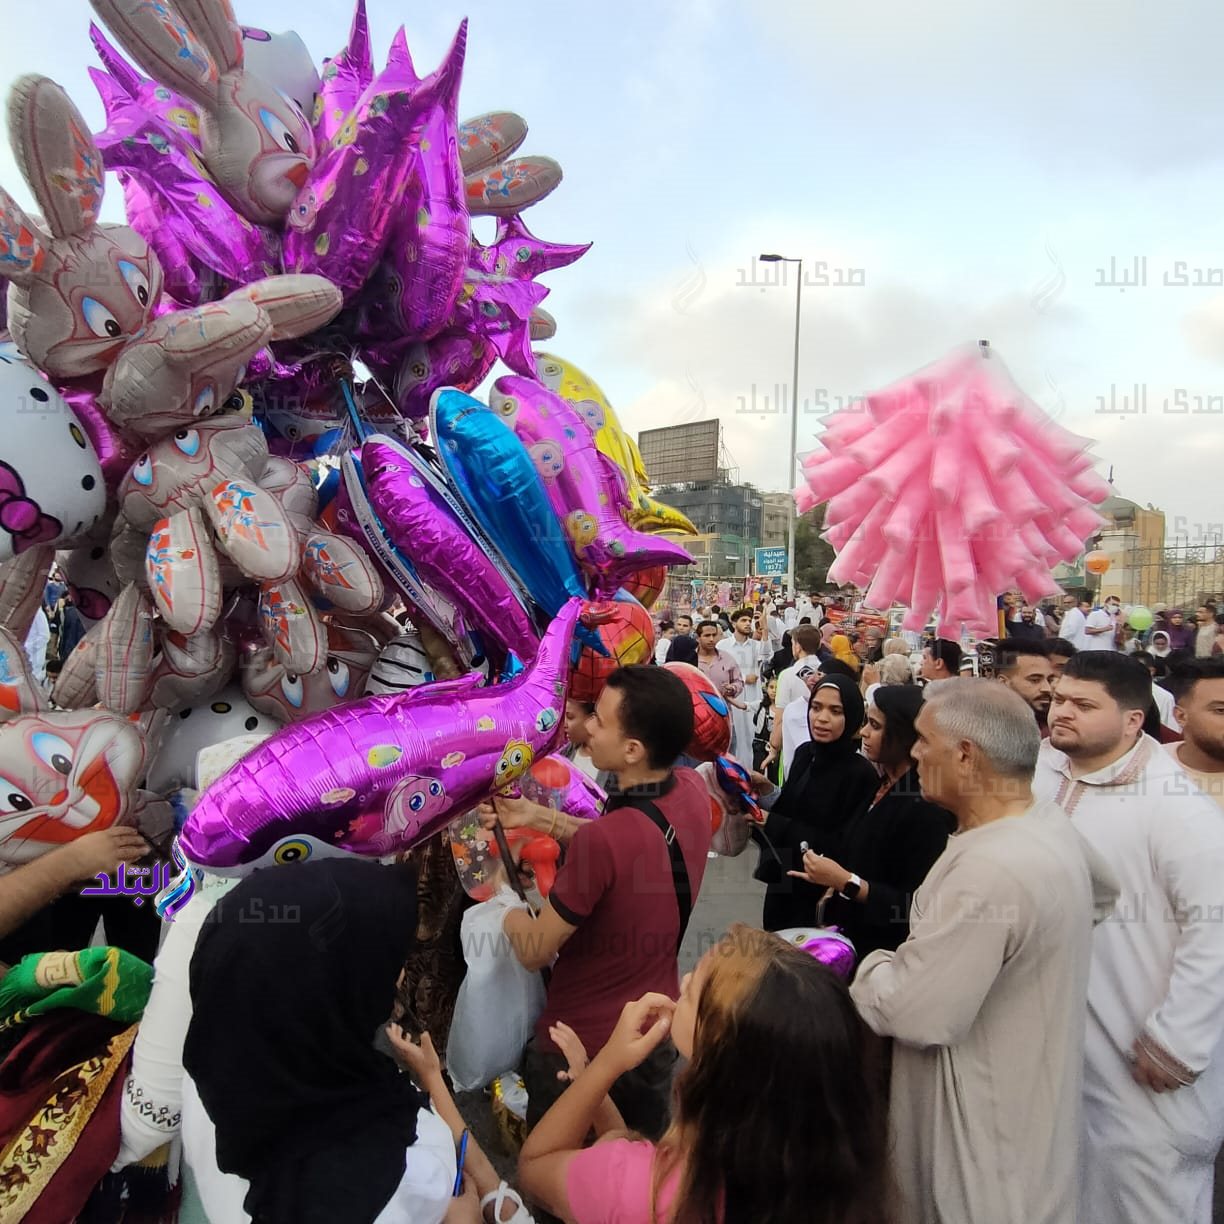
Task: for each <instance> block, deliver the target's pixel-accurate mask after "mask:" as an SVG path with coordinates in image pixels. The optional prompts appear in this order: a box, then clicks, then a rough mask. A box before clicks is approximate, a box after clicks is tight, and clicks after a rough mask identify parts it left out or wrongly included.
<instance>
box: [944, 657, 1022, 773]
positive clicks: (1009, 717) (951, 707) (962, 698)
mask: <svg viewBox="0 0 1224 1224" xmlns="http://www.w3.org/2000/svg"><path fill="white" fill-rule="evenodd" d="M923 704H924V705H925V706H927V707H928V708H929V709H930V711H931V717H932V719H933V720H934V722H935V725H936V727H938V728H939V730H940V731H941V732H942V733H943V734H944V735H946V736H948V737H949V738H950V739H953V740H957V741H960V740H968V741H969V743H971V744H973V745H974V746H975V747H976V748H977V749H978V750H979V751H980V752H981V754H982V755H983V756H984V757H985V758H986V761H987V763H988V764H989V765H990V768H991V769H992V770H994V772H995V773H997V774H1000V775H1002V776H1003V777H1006V778H1031V777H1032V776H1033V770H1034V769H1035V768H1036V765H1037V752H1038V750H1039V749H1040V748H1041V732H1040V731H1039V730H1038V729H1037V721H1036V719H1034V717H1033V711H1032V708H1031V707H1030V706H1029V704H1028V702H1027V701H1025V700H1024V698H1023V697H1021V696H1020V694H1019V693H1017V692H1015V691H1013V690H1012V689H1010V688H1008V687H1007V686H1006V685H1003V684H998V683H997V682H995V681H993V680H982V679H976V678H972V677H966V678H963V679H957V680H947V681H944V682H943V683H942V684H940V685H938V686H937V687H935V688H934V689H933V690H932V691H931V692H930V695H929V696H928V697H927V699H926V701H925V702H924V703H923Z"/></svg>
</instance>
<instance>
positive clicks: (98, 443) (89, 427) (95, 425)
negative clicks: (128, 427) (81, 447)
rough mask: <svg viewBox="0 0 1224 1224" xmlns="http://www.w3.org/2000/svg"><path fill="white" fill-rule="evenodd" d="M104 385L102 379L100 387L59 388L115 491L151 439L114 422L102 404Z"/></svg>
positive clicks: (62, 385) (73, 385) (66, 385)
mask: <svg viewBox="0 0 1224 1224" xmlns="http://www.w3.org/2000/svg"><path fill="white" fill-rule="evenodd" d="M100 388H101V380H99V381H98V386H96V387H90V386H87V385H85V384H82V383H59V384H57V388H56V389H57V390H58V391H59V393H60V395H62V396H63V397H64V399H65V400H67V401H68V403H69V405H70V406H71V408H72V411H73V412H75V413H76V415H77V420H78V421H80V422H81V428H82V429H84V430H85V433H86V434H87V435H88V437H89V441H90V443H91V444H92V446H93V448H94V451H95V452H96V453H97V456H98V463H99V465H100V466H101V468H102V479H103V480H105V481H106V487H107V489H108V490H109V491H110V492H111V493H114V492H115V490H116V489H118V487H119V483H120V481H122V480H123V478H124V477H125V476H126V475H127V473H128V469H129V468H130V467H131V466H132V464H133V463H135V462H136V460H137V459H139V458H140V455H141V453H142V452H143V451H144V450H145V448H146V447H147V445H148V443H147V442H143V441H141V440H140V439H139V438H132V437H130V436H129V435H127V434H125V433H124V432H123V430H121V429H119V428H118V427H116V426H115V425H112V424H111V422H110V419H109V418H108V417H107V415H106V413H104V412H103V411H102V409H101V408H100V407H99V406H98V399H97V396H98V391H99V389H100Z"/></svg>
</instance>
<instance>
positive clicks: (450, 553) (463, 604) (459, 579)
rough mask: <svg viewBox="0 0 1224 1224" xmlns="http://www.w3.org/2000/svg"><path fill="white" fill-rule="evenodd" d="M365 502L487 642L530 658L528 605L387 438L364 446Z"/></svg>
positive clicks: (413, 462) (415, 462) (532, 635)
mask: <svg viewBox="0 0 1224 1224" xmlns="http://www.w3.org/2000/svg"><path fill="white" fill-rule="evenodd" d="M361 464H362V467H363V468H364V469H365V475H366V482H367V487H368V491H369V497H370V504H371V505H372V506H373V507H374V510H375V512H376V513H377V515H378V517H379V518H380V519H381V520H382V523H383V525H384V527H386V529H387V532H388V534H389V536H390V538H391V541H392V543H394V544H395V546H396V547H397V548H398V549H399V550H400V551H401V552H402V553H404V555H405V556H407V557H408V558H409V559H410V560H411V561H412V564H413V566H414V567H415V568H416V571H417V573H418V574H419V575H420V577H421V578H422V579H423V580H424V581H425V582H427V583H428V584H429V586H430V587H431V588H432V589H433V590H435V591H436V592H437V593H438V594H439V595H441V596H442V598H443V599H445V600H446V601H447V602H448V603H450V604H451V606H452V607H454V608H455V609H457V610H458V611H459V612H460V613H461V614H462V615H463V618H464V620H465V622H466V624H467V625H468V626H469V628H474V629H477V630H479V632H480V634H481V636H482V637H483V638H484V640H485V643H486V646H492V647H494V648H496V649H497V650H498V651H499V652H500V653H502V654H506V653H514V654H516V655H518V657H519V658H520V659H530V658H531V657H532V656H533V655H534V654H535V651H536V647H537V644H538V641H539V639H538V635H537V634H536V632H535V630H534V628H533V626H532V624H531V621H530V619H529V618H528V615H527V611H526V609H525V608H524V607H523V605H522V603H521V602H520V601H519V600H518V598H517V597H516V596H515V594H514V592H513V591H512V590H511V589H510V587H509V586H508V585H507V583H506V582H505V580H504V579H503V578H502V576H501V574H499V573H498V571H497V568H496V566H495V565H494V563H493V562H492V561H491V560H490V558H489V557H488V556H487V555H486V554H485V553H484V551H483V550H482V549H481V547H480V544H479V543H478V541H477V540H476V539H475V538H473V536H472V535H471V533H470V532H469V531H468V530H467V529H466V528H465V527H464V525H463V524H462V523H460V521H459V520H458V519H457V518H456V517H455V515H454V514H452V513H451V511H450V509H449V508H448V507H447V505H446V503H445V501H444V500H443V499H442V497H441V496H439V495H438V494H437V493H436V492H434V490H432V489H431V488H430V487H429V482H428V480H427V479H426V478H425V475H424V473H423V472H422V471H421V468H422V467H423V466H424V465H423V461H422V460H420V459H417V458H416V457H415V456H414V455H412V454H411V453H409V452H408V451H407V450H406V449H405V448H404V447H402V446H399V445H398V444H396V443H395V442H394V441H392V440H391V439H390V438H384V437H378V436H377V435H376V436H374V437H372V438H368V439H367V440H366V442H365V444H364V446H362V448H361Z"/></svg>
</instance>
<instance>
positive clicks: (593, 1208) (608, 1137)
mask: <svg viewBox="0 0 1224 1224" xmlns="http://www.w3.org/2000/svg"><path fill="white" fill-rule="evenodd" d="M563 1027H564V1026H561V1025H557V1026H554V1028H555V1031H554V1032H553V1033H552V1034H551V1035H552V1038H553V1040H554V1042H556V1044H557V1045H558V1047H559V1048H561V1049H563V1050H564V1051H565V1053H566V1057H567V1058H568V1060H569V1063H570V1069H569V1071H568V1072H566V1073H564V1074H565V1075H566V1076H567V1077H568V1078H570V1079H571V1084H570V1087H569V1088H568V1089H567V1090H566V1091H565V1093H564V1094H563V1095H562V1096H561V1098H560V1099H559V1100H558V1101H557V1102H556V1103H555V1104H554V1105H553V1106H552V1108H551V1109H549V1111H548V1112H547V1113H546V1114H545V1115H544V1117H543V1118H542V1119H541V1120H540V1122H539V1124H538V1125H537V1126H536V1128H535V1130H533V1131H532V1132H531V1134H530V1135H528V1137H527V1142H526V1143H525V1144H524V1145H523V1151H522V1154H521V1155H520V1157H519V1182H520V1184H521V1185H522V1187H523V1191H524V1193H526V1194H528V1195H530V1196H531V1197H532V1198H533V1199H535V1200H537V1201H539V1202H540V1203H541V1204H542V1205H543V1206H544V1207H545V1208H546V1209H547V1210H549V1211H551V1212H554V1213H555V1214H557V1215H559V1216H560V1217H561V1218H562V1219H564V1220H566V1221H570V1222H572V1224H612V1222H614V1221H634V1222H637V1221H646V1220H658V1221H659V1222H660V1224H677V1222H679V1221H685V1222H687V1221H703V1222H704V1221H718V1222H719V1224H722V1222H723V1221H740V1220H768V1221H769V1222H770V1224H890V1222H891V1221H892V1220H893V1219H894V1218H895V1216H894V1212H893V1209H892V1201H891V1200H892V1195H891V1190H890V1183H891V1178H890V1174H889V1169H888V1157H887V1121H886V1112H885V1109H884V1102H883V1099H882V1095H881V1093H880V1091H879V1089H878V1087H877V1082H876V1078H875V1077H873V1075H872V1074H871V1071H870V1064H871V1062H872V1059H871V1049H872V1047H871V1040H872V1039H871V1038H870V1037H869V1035H868V1032H867V1029H866V1027H865V1026H864V1025H863V1023H862V1021H861V1020H860V1019H859V1017H858V1013H857V1012H856V1011H855V1008H854V1005H853V1004H852V1003H851V1001H850V995H849V992H848V991H847V988H846V986H845V984H844V983H843V982H842V981H841V980H840V979H839V978H838V977H836V976H835V975H834V974H832V973H830V972H829V971H828V969H826V968H825V967H824V966H823V965H820V964H818V963H817V962H816V961H814V960H813V959H812V958H811V957H809V956H808V955H807V954H806V953H804V952H801V951H799V950H798V949H796V948H792V947H790V946H789V945H788V944H786V943H785V942H784V941H783V940H781V939H779V938H777V936H775V935H770V934H768V933H766V932H764V931H756V930H752V929H750V928H748V927H744V926H735V927H732V929H731V930H730V931H729V932H728V933H727V935H726V936H724V937H723V939H722V941H721V942H720V943H719V944H718V945H716V946H715V947H714V948H711V949H710V951H709V952H707V953H706V955H705V956H704V957H702V959H701V961H700V963H699V964H698V965H697V968H696V969H695V970H693V972H692V973H690V974H688V975H687V976H686V977H685V979H684V982H683V984H682V986H681V992H680V1000H679V1002H677V1003H673V1002H672V1000H671V999H669V998H668V997H667V996H666V995H661V994H648V995H645V996H643V997H642V998H641V999H638V1000H636V1001H635V1002H632V1003H628V1004H626V1005H625V1008H624V1011H623V1012H622V1013H621V1018H620V1022H619V1023H618V1024H617V1026H616V1029H615V1031H614V1032H613V1034H612V1036H611V1038H610V1039H609V1040H608V1043H607V1044H606V1045H605V1046H604V1047H603V1049H602V1050H600V1051H599V1053H598V1054H596V1056H595V1057H594V1058H593V1059H592V1060H591V1062H590V1064H589V1065H586V1057H585V1054H586V1052H585V1051H584V1050H583V1049H582V1047H581V1044H580V1043H578V1042H577V1041H576V1040H575V1041H569V1040H568V1037H567V1034H566V1033H565V1032H563V1031H562V1029H563ZM669 1033H670V1035H671V1037H672V1040H673V1041H674V1042H675V1045H676V1048H677V1049H678V1050H679V1051H680V1053H681V1055H683V1056H684V1057H685V1058H686V1059H687V1060H688V1065H687V1066H686V1067H685V1068H684V1070H683V1071H682V1072H681V1073H680V1074H679V1076H678V1077H677V1079H676V1087H675V1114H674V1118H673V1122H672V1126H671V1129H670V1130H668V1132H667V1133H666V1134H665V1135H664V1136H663V1138H662V1139H661V1140H660V1142H659V1143H658V1145H657V1146H656V1145H655V1144H653V1143H649V1142H647V1141H645V1140H640V1139H634V1138H632V1137H629V1136H625V1135H623V1134H617V1133H616V1131H617V1130H618V1129H619V1128H618V1122H619V1117H618V1115H616V1112H615V1107H614V1106H612V1105H611V1102H610V1101H609V1100H608V1089H609V1088H610V1087H611V1085H612V1084H613V1083H614V1082H615V1081H616V1079H617V1078H618V1077H619V1076H620V1075H622V1074H624V1073H625V1071H627V1070H628V1069H630V1068H632V1067H635V1066H637V1065H638V1064H639V1063H640V1062H642V1060H643V1059H644V1058H646V1057H647V1056H648V1055H649V1054H650V1052H651V1051H652V1050H654V1049H655V1048H656V1047H657V1046H658V1045H659V1044H660V1043H661V1042H662V1041H663V1040H665V1038H666V1037H667V1036H668V1034H669ZM796 1068H802V1069H803V1072H804V1073H803V1074H802V1075H797V1074H796ZM592 1129H594V1130H595V1131H596V1133H597V1135H598V1136H599V1137H598V1138H597V1140H596V1143H595V1145H594V1146H593V1147H589V1148H584V1147H583V1144H584V1142H585V1141H586V1137H587V1135H588V1134H589V1133H590V1131H591V1130H592ZM796 1135H803V1136H805V1137H806V1138H805V1139H804V1142H803V1143H800V1144H797V1143H796V1142H795V1136H796Z"/></svg>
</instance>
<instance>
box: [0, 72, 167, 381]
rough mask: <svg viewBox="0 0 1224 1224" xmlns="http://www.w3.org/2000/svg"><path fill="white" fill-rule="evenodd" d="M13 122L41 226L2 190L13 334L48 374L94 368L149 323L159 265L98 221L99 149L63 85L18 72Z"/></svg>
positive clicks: (126, 233) (3, 269)
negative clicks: (19, 74)
mask: <svg viewBox="0 0 1224 1224" xmlns="http://www.w3.org/2000/svg"><path fill="white" fill-rule="evenodd" d="M9 119H10V122H9V133H10V138H11V141H12V144H13V152H14V154H15V156H16V159H17V163H18V165H20V166H22V167H24V168H25V173H26V174H27V176H28V177H27V181H28V182H29V186H30V190H31V191H32V192H33V194H34V198H35V199H36V200H37V202H38V205H39V208H40V209H41V211H42V214H43V217H44V218H45V221H44V223H43V224H45V226H46V228H45V229H44V228H43V227H42V225H40V224H38V223H36V222H35V221H33V220H31V218H29V217H28V216H26V214H25V213H24V212H23V211H22V210H21V208H20V207H18V205H17V204H16V203H15V202H14V201H13V199H12V198H11V197H10V196H9V195H8V194H7V193H5V192H4V191H0V277H3V278H4V279H6V280H8V281H9V282H10V294H9V303H8V324H9V331H10V332H11V334H12V337H13V340H14V341H15V342H16V344H17V347H18V348H19V349H20V350H21V353H22V355H23V356H25V357H26V358H28V359H29V360H30V361H31V362H32V363H33V364H34V365H36V366H38V367H39V368H40V369H42V370H45V371H46V372H47V373H48V374H50V375H51V376H52V377H55V378H76V377H79V376H81V375H84V374H91V373H93V372H95V371H97V370H101V369H104V368H105V367H106V366H108V365H109V364H110V363H111V362H112V361H113V360H114V359H115V357H116V356H118V354H119V352H120V351H121V350H122V349H123V347H124V345H125V344H127V343H128V342H129V341H130V340H131V339H132V338H133V337H135V336H136V335H137V334H139V332H140V331H141V329H142V328H143V327H144V326H145V325H146V324H147V322H148V321H149V317H150V315H151V313H152V310H153V307H154V305H155V303H156V302H157V299H158V298H159V297H160V296H161V287H162V274H161V266H160V265H159V264H158V262H157V257H156V256H155V255H153V254H152V252H151V251H150V250H149V248H148V245H147V244H146V242H145V240H144V239H143V238H141V237H140V235H139V234H137V233H136V232H135V231H134V230H131V229H128V228H127V227H126V226H119V225H106V226H100V225H98V224H97V218H98V210H99V208H100V207H101V203H102V190H103V183H102V160H101V155H100V154H99V153H98V150H97V147H96V146H95V145H94V142H93V140H92V138H91V137H90V136H89V129H88V127H87V126H86V124H85V121H84V119H83V118H82V117H81V114H80V112H79V111H78V110H77V109H76V107H75V106H74V105H73V104H72V102H71V101H70V100H69V98H68V95H67V94H66V93H65V92H64V91H63V89H61V88H60V87H59V86H58V85H57V84H56V83H55V82H54V81H51V80H49V79H48V78H46V77H40V76H23V77H20V78H19V79H18V80H17V81H16V83H15V84H14V85H13V87H12V89H11V91H10V93H9Z"/></svg>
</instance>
